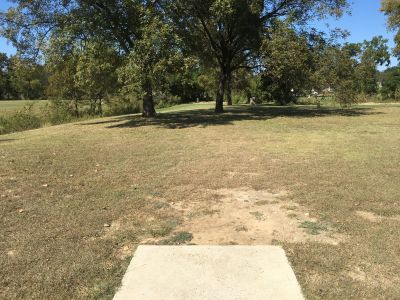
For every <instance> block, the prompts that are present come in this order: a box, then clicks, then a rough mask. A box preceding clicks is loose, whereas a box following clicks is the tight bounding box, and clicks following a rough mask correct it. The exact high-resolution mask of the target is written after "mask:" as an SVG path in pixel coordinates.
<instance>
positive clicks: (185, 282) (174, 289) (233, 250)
mask: <svg viewBox="0 0 400 300" xmlns="http://www.w3.org/2000/svg"><path fill="white" fill-rule="evenodd" d="M133 299H134V300H136V299H137V300H139V299H140V300H161V299H163V300H189V299H196V300H200V299H201V300H206V299H217V300H225V299H226V300H228V299H229V300H233V299H243V300H244V299H246V300H257V299H260V300H261V299H262V300H267V299H276V300H284V299H287V300H297V299H304V298H303V296H302V293H301V289H300V286H299V284H298V282H297V280H296V277H295V274H294V273H293V270H292V268H291V267H290V264H289V262H288V260H287V258H286V255H285V252H284V251H283V249H282V248H281V247H275V246H140V247H139V248H138V249H137V250H136V253H135V255H134V257H133V259H132V262H131V264H130V266H129V268H128V271H127V272H126V274H125V276H124V278H123V280H122V286H121V288H120V289H119V291H118V292H117V294H116V295H115V297H114V300H133Z"/></svg>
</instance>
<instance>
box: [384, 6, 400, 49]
mask: <svg viewBox="0 0 400 300" xmlns="http://www.w3.org/2000/svg"><path fill="white" fill-rule="evenodd" d="M381 10H382V11H383V12H384V13H385V14H386V15H387V16H388V27H389V29H391V30H397V34H396V36H395V42H396V48H395V49H394V53H395V54H396V55H397V56H400V2H399V1H398V0H382V6H381Z"/></svg>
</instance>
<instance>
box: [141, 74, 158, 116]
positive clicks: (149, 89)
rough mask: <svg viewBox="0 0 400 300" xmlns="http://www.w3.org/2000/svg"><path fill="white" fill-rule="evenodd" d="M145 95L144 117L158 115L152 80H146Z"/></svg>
mask: <svg viewBox="0 0 400 300" xmlns="http://www.w3.org/2000/svg"><path fill="white" fill-rule="evenodd" d="M143 90H144V96H143V113H142V115H143V117H145V118H150V117H154V116H155V115H156V110H155V109H154V99H153V85H152V83H151V81H150V80H146V82H145V83H144V85H143Z"/></svg>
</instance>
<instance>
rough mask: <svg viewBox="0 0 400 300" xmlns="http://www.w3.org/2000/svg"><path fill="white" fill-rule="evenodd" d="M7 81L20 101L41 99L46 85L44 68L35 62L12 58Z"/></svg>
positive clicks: (16, 57) (17, 57)
mask: <svg viewBox="0 0 400 300" xmlns="http://www.w3.org/2000/svg"><path fill="white" fill-rule="evenodd" d="M9 72H10V73H9V76H10V78H9V80H10V84H11V86H12V88H13V89H14V90H15V91H16V93H17V95H18V98H21V99H43V97H44V95H45V90H46V85H47V75H46V73H45V70H44V67H43V66H42V65H39V64H37V63H36V62H34V61H32V60H29V59H24V58H21V57H19V56H13V57H12V58H11V59H10V70H9Z"/></svg>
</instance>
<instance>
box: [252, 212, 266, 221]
mask: <svg viewBox="0 0 400 300" xmlns="http://www.w3.org/2000/svg"><path fill="white" fill-rule="evenodd" d="M250 214H251V215H253V216H255V217H256V219H257V220H259V221H262V220H264V214H263V213H261V212H259V211H253V212H251V213H250Z"/></svg>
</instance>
